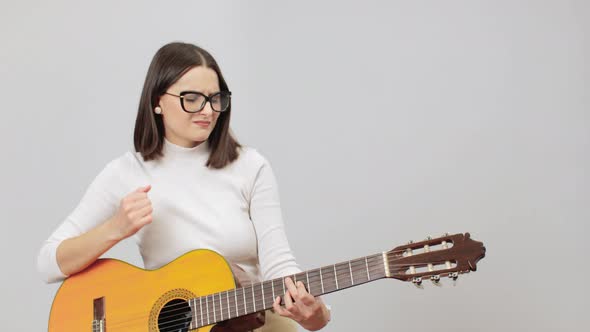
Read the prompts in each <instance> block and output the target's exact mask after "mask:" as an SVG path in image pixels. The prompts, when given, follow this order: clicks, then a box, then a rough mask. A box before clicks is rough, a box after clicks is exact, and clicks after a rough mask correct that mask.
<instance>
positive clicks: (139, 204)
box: [131, 197, 152, 210]
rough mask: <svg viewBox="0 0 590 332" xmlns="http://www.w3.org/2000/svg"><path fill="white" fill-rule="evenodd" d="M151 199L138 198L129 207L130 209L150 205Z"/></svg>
mask: <svg viewBox="0 0 590 332" xmlns="http://www.w3.org/2000/svg"><path fill="white" fill-rule="evenodd" d="M151 204H152V201H150V199H149V198H147V197H144V198H141V199H138V200H137V201H135V202H133V203H131V209H132V210H140V209H142V208H144V207H145V206H148V205H151Z"/></svg>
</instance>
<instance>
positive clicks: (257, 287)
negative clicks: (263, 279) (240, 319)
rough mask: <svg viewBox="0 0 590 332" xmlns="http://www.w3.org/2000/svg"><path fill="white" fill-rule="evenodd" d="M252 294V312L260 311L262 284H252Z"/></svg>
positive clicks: (262, 306) (261, 306)
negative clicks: (253, 307)
mask: <svg viewBox="0 0 590 332" xmlns="http://www.w3.org/2000/svg"><path fill="white" fill-rule="evenodd" d="M252 289H253V294H254V306H255V309H254V312H256V311H260V310H263V309H264V303H263V300H264V297H263V296H262V284H261V283H256V284H254V286H253V288H252Z"/></svg>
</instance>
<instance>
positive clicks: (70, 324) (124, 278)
mask: <svg viewBox="0 0 590 332" xmlns="http://www.w3.org/2000/svg"><path fill="white" fill-rule="evenodd" d="M233 288H235V281H234V277H233V274H232V270H231V268H230V266H229V265H228V263H227V262H226V260H225V259H224V258H223V257H222V256H220V255H219V254H217V253H215V252H214V251H210V250H194V251H191V252H189V253H186V254H184V255H183V256H180V257H179V258H177V259H176V260H174V261H172V262H171V263H169V264H167V265H165V266H163V267H161V268H159V269H157V270H144V269H141V268H138V267H135V266H133V265H130V264H127V263H125V262H123V261H119V260H115V259H99V260H97V261H96V262H95V263H94V264H93V265H91V266H90V267H88V268H87V269H85V270H84V271H83V272H80V273H78V274H75V275H73V276H71V277H69V278H67V279H66V280H65V281H64V282H63V284H62V285H61V287H60V288H59V290H58V292H57V294H56V296H55V299H54V301H53V305H52V307H51V313H50V317H49V328H48V330H49V332H69V331H102V330H101V329H99V328H98V323H97V322H94V327H93V320H95V319H96V318H99V319H100V317H96V314H95V311H96V309H97V306H98V305H97V304H96V303H95V299H100V298H102V299H103V300H102V305H103V307H104V309H103V312H104V326H105V328H104V330H105V331H109V332H116V331H142V332H145V331H149V332H160V331H165V330H167V329H164V328H162V329H160V328H158V317H159V316H160V315H161V314H162V313H164V312H165V311H166V310H163V308H164V307H165V305H166V304H167V303H168V305H169V306H174V305H175V306H176V307H173V308H172V309H176V308H180V307H182V306H185V307H186V306H188V305H186V304H182V303H181V301H180V300H182V301H186V300H188V299H192V298H195V297H198V296H203V295H208V294H212V293H215V292H221V291H224V290H227V289H233ZM98 301H101V300H98ZM168 310H171V309H168ZM101 315H102V314H101ZM188 319H190V312H189V318H188ZM212 327H213V326H205V327H202V328H200V329H199V332H205V331H210V330H211V329H212ZM169 330H171V331H172V330H174V331H179V330H180V328H176V329H169ZM183 331H184V329H183Z"/></svg>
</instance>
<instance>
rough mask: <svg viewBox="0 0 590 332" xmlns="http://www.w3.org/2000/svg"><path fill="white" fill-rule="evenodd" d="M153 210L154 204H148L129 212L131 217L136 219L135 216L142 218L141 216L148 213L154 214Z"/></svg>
mask: <svg viewBox="0 0 590 332" xmlns="http://www.w3.org/2000/svg"><path fill="white" fill-rule="evenodd" d="M152 212H153V210H152V205H151V204H150V205H147V206H145V207H143V208H141V209H139V210H136V211H133V212H131V213H130V214H129V217H130V218H131V219H135V218H141V217H145V216H147V215H150V214H152Z"/></svg>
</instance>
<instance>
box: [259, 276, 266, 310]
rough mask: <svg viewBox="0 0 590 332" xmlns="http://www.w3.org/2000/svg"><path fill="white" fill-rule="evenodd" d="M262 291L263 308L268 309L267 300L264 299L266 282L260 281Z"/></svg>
mask: <svg viewBox="0 0 590 332" xmlns="http://www.w3.org/2000/svg"><path fill="white" fill-rule="evenodd" d="M260 293H262V308H263V309H266V303H265V302H266V301H264V282H261V283H260Z"/></svg>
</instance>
